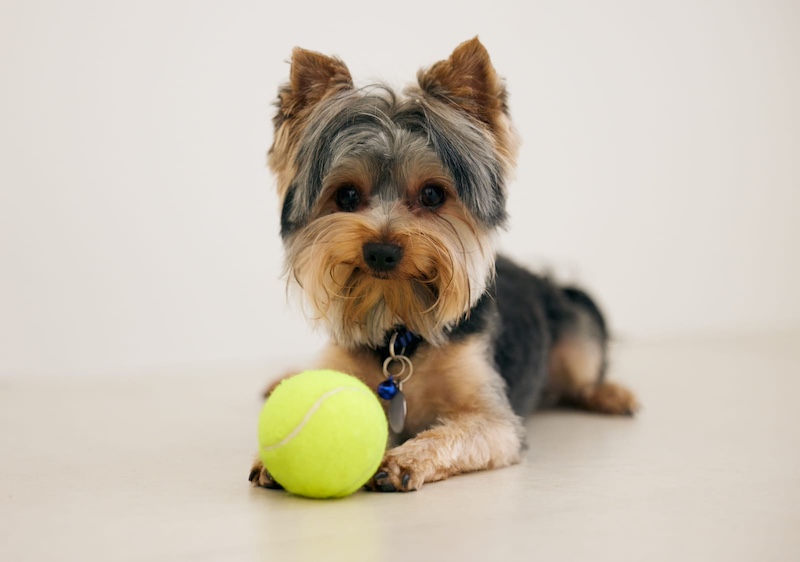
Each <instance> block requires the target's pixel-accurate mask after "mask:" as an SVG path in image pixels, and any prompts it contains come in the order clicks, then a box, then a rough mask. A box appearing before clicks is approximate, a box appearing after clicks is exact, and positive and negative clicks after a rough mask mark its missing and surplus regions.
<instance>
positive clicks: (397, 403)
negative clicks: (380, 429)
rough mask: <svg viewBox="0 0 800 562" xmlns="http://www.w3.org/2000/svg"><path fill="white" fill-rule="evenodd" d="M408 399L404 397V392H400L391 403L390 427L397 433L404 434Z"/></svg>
mask: <svg viewBox="0 0 800 562" xmlns="http://www.w3.org/2000/svg"><path fill="white" fill-rule="evenodd" d="M406 412H407V405H406V397H405V396H403V391H402V390H398V391H397V394H395V395H394V398H392V399H391V400H390V401H389V427H391V428H392V431H393V432H395V433H402V432H403V428H404V427H405V425H406Z"/></svg>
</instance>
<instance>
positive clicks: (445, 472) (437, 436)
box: [368, 412, 522, 492]
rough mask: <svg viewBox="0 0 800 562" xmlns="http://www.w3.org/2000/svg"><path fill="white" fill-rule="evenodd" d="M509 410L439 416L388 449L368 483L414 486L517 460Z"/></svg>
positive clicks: (516, 427) (516, 432)
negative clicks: (491, 414) (429, 425)
mask: <svg viewBox="0 0 800 562" xmlns="http://www.w3.org/2000/svg"><path fill="white" fill-rule="evenodd" d="M509 414H510V415H509V416H506V417H500V418H494V419H493V418H491V417H490V418H487V417H486V415H484V414H482V413H480V412H475V413H468V414H463V415H460V416H454V417H452V418H449V419H446V420H443V421H442V423H441V425H438V426H436V427H434V428H432V429H428V430H426V431H423V432H422V433H420V434H419V435H417V436H416V437H414V438H413V439H410V440H409V441H406V442H405V443H404V444H402V445H400V446H399V447H395V448H394V449H391V450H389V451H388V452H387V453H386V456H385V457H384V459H383V463H382V464H381V468H380V469H379V470H378V473H377V474H376V475H375V476H374V477H373V479H372V480H371V481H370V483H369V484H368V487H369V488H370V489H372V490H376V491H382V492H395V491H399V492H408V491H412V490H418V489H419V488H421V487H422V485H423V484H424V483H425V482H436V481H437V480H444V479H445V478H448V477H450V476H454V475H456V474H461V473H464V472H474V471H477V470H486V469H490V468H500V467H503V466H508V465H511V464H515V463H517V462H519V461H520V452H521V450H522V439H521V436H520V425H521V424H520V422H519V421H518V420H517V419H514V418H515V416H514V415H513V414H511V413H510V412H509Z"/></svg>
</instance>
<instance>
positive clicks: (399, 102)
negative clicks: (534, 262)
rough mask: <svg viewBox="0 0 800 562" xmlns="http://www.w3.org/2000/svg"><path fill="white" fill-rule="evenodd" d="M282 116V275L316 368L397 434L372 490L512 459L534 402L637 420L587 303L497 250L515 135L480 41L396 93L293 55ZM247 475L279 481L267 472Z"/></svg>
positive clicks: (322, 59) (273, 161)
mask: <svg viewBox="0 0 800 562" xmlns="http://www.w3.org/2000/svg"><path fill="white" fill-rule="evenodd" d="M276 105H277V108H278V111H277V115H276V116H275V117H274V120H273V122H274V126H275V136H274V143H273V145H272V148H271V149H270V151H269V166H270V168H271V169H272V171H273V172H274V174H275V175H276V177H277V188H278V195H279V198H280V200H281V204H282V212H281V236H282V238H283V242H284V244H285V248H286V256H287V259H286V266H287V272H288V279H289V283H290V284H291V285H294V286H296V287H298V288H299V289H300V290H301V292H302V294H303V295H304V299H303V300H304V303H305V305H306V308H307V311H308V312H309V316H310V317H311V318H312V319H313V320H314V321H315V322H316V323H318V324H320V325H321V326H322V327H324V328H325V330H326V331H327V332H328V333H329V334H330V337H331V340H332V341H331V343H330V344H329V346H328V347H327V349H326V350H325V351H324V352H323V354H322V357H321V358H320V360H319V362H318V365H316V367H318V368H327V369H336V370H339V371H343V372H345V373H350V374H352V375H354V376H356V377H358V378H359V379H361V380H362V381H364V382H365V383H366V384H367V385H368V386H370V387H371V388H374V389H376V392H378V393H379V395H380V396H381V398H382V402H383V403H384V404H385V406H386V409H387V414H388V416H389V421H390V425H391V426H392V429H393V432H392V436H393V439H392V440H391V441H392V442H391V443H390V444H389V448H388V449H387V452H386V454H385V457H384V460H383V463H382V465H381V467H380V468H379V470H378V472H377V474H375V475H374V477H373V478H372V479H371V481H370V482H369V483H368V485H367V487H368V488H369V489H372V490H377V491H384V492H393V491H411V490H418V489H419V488H420V487H421V486H422V485H423V484H424V483H425V482H435V481H437V480H443V479H445V478H447V477H449V476H453V475H456V474H460V473H464V472H471V471H477V470H484V469H489V468H498V467H503V466H507V465H511V464H514V463H517V462H519V461H520V458H521V453H522V450H523V448H524V441H525V431H524V424H523V419H524V417H525V416H526V415H528V414H529V413H531V412H532V411H533V410H534V409H535V408H537V407H540V406H543V405H551V404H555V403H557V402H567V403H570V404H572V405H575V406H578V407H581V408H584V409H586V410H590V411H593V412H601V413H605V414H617V415H631V414H632V413H633V412H634V410H635V409H636V400H635V398H634V396H633V394H632V393H631V392H630V391H628V390H627V389H625V388H623V387H622V386H619V385H617V384H613V383H611V382H608V381H606V380H605V373H606V365H607V361H606V357H607V350H608V330H607V328H606V322H605V321H604V319H603V315H602V314H601V312H600V309H599V308H598V306H597V305H596V304H595V303H594V301H593V300H592V299H591V298H590V297H589V296H588V295H587V294H586V293H585V292H583V291H581V290H579V289H576V288H571V287H562V286H558V285H556V284H555V283H553V282H552V281H550V280H549V279H548V278H545V277H541V276H537V275H535V274H533V273H531V272H529V271H527V270H525V269H523V268H521V267H519V266H518V265H516V264H514V263H513V262H512V261H510V260H508V259H507V258H504V257H502V256H498V255H496V250H495V241H496V235H497V232H498V231H499V230H500V229H501V228H503V226H504V225H505V223H506V183H507V182H508V179H509V177H510V176H511V174H512V172H513V170H514V167H515V159H516V155H517V138H516V134H515V132H514V129H513V127H512V125H511V121H510V118H509V111H508V104H507V94H506V89H505V86H504V83H503V81H502V80H501V79H500V78H499V77H498V75H497V74H496V72H495V69H494V67H493V66H492V63H491V61H490V59H489V54H488V53H487V51H486V49H485V48H484V46H483V45H482V44H481V43H480V41H478V39H477V38H475V39H472V40H469V41H466V42H465V43H462V44H461V45H459V46H458V47H457V48H456V49H455V51H453V53H452V54H451V55H450V57H449V58H448V59H447V60H443V61H440V62H437V63H436V64H434V65H433V66H431V67H430V68H428V69H422V70H420V71H419V73H418V75H417V84H414V85H413V86H410V87H409V88H407V89H405V90H404V91H403V92H402V93H397V92H395V91H393V90H392V89H391V88H389V87H387V86H384V85H372V86H368V87H363V88H357V87H355V86H354V85H353V80H352V78H351V76H350V72H349V71H348V69H347V67H346V66H345V64H344V63H343V62H342V61H341V60H339V59H337V58H333V57H328V56H325V55H322V54H320V53H316V52H312V51H306V50H303V49H299V48H296V49H295V50H294V51H293V54H292V61H291V71H290V78H289V82H288V83H287V84H286V85H284V86H283V87H281V88H280V91H279V96H278V100H277V103H276ZM250 480H251V482H253V484H254V485H257V486H264V487H280V483H278V482H275V481H274V480H273V479H272V478H271V477H270V475H269V473H268V472H267V471H266V470H265V469H264V468H263V467H262V466H261V464H260V462H256V464H255V465H254V467H253V469H252V471H251V473H250Z"/></svg>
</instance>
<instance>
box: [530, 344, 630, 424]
mask: <svg viewBox="0 0 800 562" xmlns="http://www.w3.org/2000/svg"><path fill="white" fill-rule="evenodd" d="M603 354H604V350H603V348H602V345H601V343H600V342H598V341H596V340H594V339H590V338H586V337H581V336H575V337H566V338H563V339H562V340H560V341H558V342H557V343H556V344H555V345H554V346H553V348H552V349H551V351H550V377H549V382H548V387H547V391H546V392H547V394H549V395H550V397H551V399H552V400H553V401H561V402H565V403H568V404H573V405H576V406H578V407H581V408H584V409H586V410H589V411H591V412H598V413H602V414H615V415H628V416H630V415H633V414H634V412H636V410H637V409H638V407H639V406H638V404H637V402H636V397H635V396H634V395H633V393H632V392H631V391H630V390H628V389H627V388H625V387H623V386H621V385H619V384H615V383H612V382H608V381H606V380H605V377H604V372H603V367H604V365H603V363H604V357H603Z"/></svg>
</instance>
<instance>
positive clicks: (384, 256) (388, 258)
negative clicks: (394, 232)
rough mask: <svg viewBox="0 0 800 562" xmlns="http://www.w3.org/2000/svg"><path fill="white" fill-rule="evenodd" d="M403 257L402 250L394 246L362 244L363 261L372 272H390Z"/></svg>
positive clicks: (371, 243)
mask: <svg viewBox="0 0 800 562" xmlns="http://www.w3.org/2000/svg"><path fill="white" fill-rule="evenodd" d="M402 257H403V248H401V247H400V246H398V245H396V244H376V243H373V242H370V243H368V244H364V261H366V262H367V265H368V266H369V267H370V269H372V270H374V271H382V272H383V271H391V270H393V269H394V268H395V267H397V264H398V263H400V260H401V259H402Z"/></svg>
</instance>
